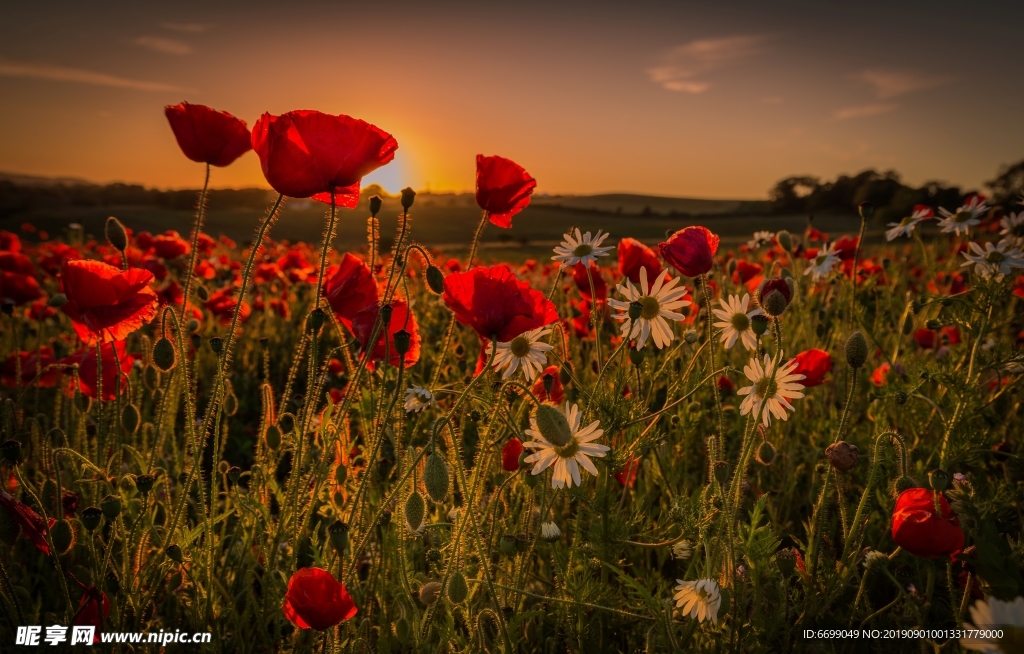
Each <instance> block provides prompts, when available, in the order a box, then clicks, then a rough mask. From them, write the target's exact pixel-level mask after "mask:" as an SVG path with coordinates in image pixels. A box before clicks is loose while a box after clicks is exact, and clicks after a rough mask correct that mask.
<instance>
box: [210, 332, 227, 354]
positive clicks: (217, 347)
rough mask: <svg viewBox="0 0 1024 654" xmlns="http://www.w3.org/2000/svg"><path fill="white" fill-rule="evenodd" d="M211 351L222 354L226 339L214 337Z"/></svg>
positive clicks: (211, 342) (211, 341)
mask: <svg viewBox="0 0 1024 654" xmlns="http://www.w3.org/2000/svg"><path fill="white" fill-rule="evenodd" d="M210 349H211V350H213V353H214V354H220V352H221V350H223V349H224V339H223V338H221V337H220V336H214V337H213V338H211V339H210Z"/></svg>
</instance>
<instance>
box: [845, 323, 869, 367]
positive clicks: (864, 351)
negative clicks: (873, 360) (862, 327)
mask: <svg viewBox="0 0 1024 654" xmlns="http://www.w3.org/2000/svg"><path fill="white" fill-rule="evenodd" d="M844 350H845V353H846V363H848V364H850V367H851V368H853V369H855V370H856V369H857V368H860V367H861V366H863V365H864V363H865V362H866V361H867V360H868V342H867V339H865V338H864V334H861V333H860V332H853V333H852V334H850V337H849V338H848V339H846V346H845V348H844Z"/></svg>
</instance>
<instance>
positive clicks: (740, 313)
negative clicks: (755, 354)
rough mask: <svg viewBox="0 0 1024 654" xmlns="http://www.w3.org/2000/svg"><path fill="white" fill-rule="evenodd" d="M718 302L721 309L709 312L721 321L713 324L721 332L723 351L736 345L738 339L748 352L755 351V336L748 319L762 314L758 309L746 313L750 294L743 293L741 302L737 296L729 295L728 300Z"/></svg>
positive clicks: (721, 299)
mask: <svg viewBox="0 0 1024 654" xmlns="http://www.w3.org/2000/svg"><path fill="white" fill-rule="evenodd" d="M718 302H719V303H720V304H721V305H722V308H721V309H711V311H712V312H713V313H714V314H715V315H716V316H718V318H719V319H720V320H721V322H716V323H715V327H718V328H719V329H721V330H722V342H723V343H725V349H727V350H728V349H730V348H731V347H732V346H733V345H735V344H736V340H737V339H740V340H742V342H743V347H745V348H747V349H748V350H756V349H757V336H756V335H754V330H752V329H751V328H750V319H751V318H753V317H754V316H760V315H761V314H762V313H764V312H763V311H761V310H760V309H753V310H751V311H747V309H748V308H749V307H750V293H744V294H743V299H742V300H741V299H740V297H739V296H738V295H730V296H729V299H728V300H726V299H724V298H719V299H718Z"/></svg>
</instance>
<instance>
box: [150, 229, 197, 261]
mask: <svg viewBox="0 0 1024 654" xmlns="http://www.w3.org/2000/svg"><path fill="white" fill-rule="evenodd" d="M152 247H153V251H154V252H155V253H156V256H158V257H160V258H161V259H168V260H170V259H177V258H178V257H180V256H183V255H186V254H188V253H189V252H190V251H191V250H192V246H190V245H189V243H188V241H186V240H185V239H183V238H182V237H181V234H179V233H178V232H176V231H174V230H173V229H169V230H167V231H166V232H164V233H163V234H160V235H159V236H154V237H153V244H152Z"/></svg>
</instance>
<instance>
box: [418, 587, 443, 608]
mask: <svg viewBox="0 0 1024 654" xmlns="http://www.w3.org/2000/svg"><path fill="white" fill-rule="evenodd" d="M440 595H441V582H440V581H428V582H427V583H425V584H423V585H422V586H420V592H419V598H420V601H421V602H423V603H424V604H425V605H427V606H430V605H431V604H433V603H434V602H436V601H437V598H438V597H439V596H440Z"/></svg>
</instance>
